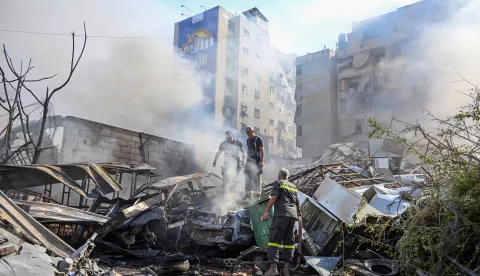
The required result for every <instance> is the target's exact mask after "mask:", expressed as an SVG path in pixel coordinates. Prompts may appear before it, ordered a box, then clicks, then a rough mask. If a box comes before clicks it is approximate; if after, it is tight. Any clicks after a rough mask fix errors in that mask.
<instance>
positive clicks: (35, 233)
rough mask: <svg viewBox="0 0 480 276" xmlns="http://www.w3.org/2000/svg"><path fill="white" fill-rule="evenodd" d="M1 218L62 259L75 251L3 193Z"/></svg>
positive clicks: (1, 194)
mask: <svg viewBox="0 0 480 276" xmlns="http://www.w3.org/2000/svg"><path fill="white" fill-rule="evenodd" d="M0 216H1V217H2V218H3V219H5V220H7V221H8V222H9V223H11V224H13V225H14V226H15V227H17V228H18V229H20V230H22V231H23V232H25V233H26V234H28V235H29V236H30V237H32V238H34V239H36V240H38V241H39V242H40V243H41V244H43V245H44V246H45V247H47V248H48V249H50V250H51V251H52V252H53V253H55V254H56V255H58V256H60V257H64V258H65V257H68V256H70V255H71V254H72V253H73V252H74V251H75V250H74V249H73V248H72V247H70V246H69V245H68V244H67V243H65V242H64V241H63V240H62V239H60V238H59V237H58V236H57V235H55V234H53V233H52V232H51V231H50V230H48V229H47V228H46V227H45V226H43V225H42V224H40V223H39V222H38V221H36V220H35V219H34V218H32V217H31V216H30V215H29V214H27V213H26V212H25V211H23V210H22V209H21V208H19V207H18V206H17V205H16V204H15V203H14V202H13V201H11V200H10V199H9V198H8V197H7V196H6V195H5V194H4V193H3V192H1V191H0Z"/></svg>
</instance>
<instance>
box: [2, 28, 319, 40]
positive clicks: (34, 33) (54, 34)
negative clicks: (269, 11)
mask: <svg viewBox="0 0 480 276" xmlns="http://www.w3.org/2000/svg"><path fill="white" fill-rule="evenodd" d="M325 25H326V24H322V25H313V26H306V27H301V28H296V29H288V30H280V31H276V32H265V33H260V34H254V35H255V36H261V35H274V34H281V33H288V32H297V31H301V30H305V29H311V28H319V27H322V26H325ZM0 32H4V33H21V34H33V35H52V36H71V35H72V34H66V33H51V32H38V31H21V30H9V29H0ZM78 36H83V35H78ZM88 37H92V38H107V39H146V40H173V39H175V38H174V37H144V36H108V35H88ZM233 37H240V35H238V36H223V37H219V36H217V37H213V38H216V39H227V38H233ZM186 38H188V37H179V38H177V39H186Z"/></svg>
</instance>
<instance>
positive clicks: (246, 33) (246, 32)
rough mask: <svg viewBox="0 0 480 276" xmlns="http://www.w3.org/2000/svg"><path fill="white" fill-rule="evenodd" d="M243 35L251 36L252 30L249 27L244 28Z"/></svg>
mask: <svg viewBox="0 0 480 276" xmlns="http://www.w3.org/2000/svg"><path fill="white" fill-rule="evenodd" d="M243 35H244V36H246V37H250V32H249V31H248V30H247V29H245V28H244V29H243Z"/></svg>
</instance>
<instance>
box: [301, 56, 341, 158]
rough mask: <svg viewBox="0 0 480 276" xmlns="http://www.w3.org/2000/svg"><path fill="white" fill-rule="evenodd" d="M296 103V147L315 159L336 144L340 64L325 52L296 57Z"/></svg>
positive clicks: (305, 155)
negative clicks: (338, 66) (338, 71)
mask: <svg viewBox="0 0 480 276" xmlns="http://www.w3.org/2000/svg"><path fill="white" fill-rule="evenodd" d="M296 75H297V80H296V84H297V85H296V89H295V100H296V102H297V109H296V112H295V123H296V125H297V146H298V147H300V148H302V152H303V155H302V156H303V157H315V156H318V155H320V154H321V153H322V152H323V150H324V149H325V148H326V147H327V146H329V145H330V144H333V143H335V142H337V140H338V129H337V126H338V124H337V63H336V59H335V53H334V52H333V51H332V50H330V49H325V50H322V51H319V52H316V53H309V54H307V55H305V56H301V57H297V60H296Z"/></svg>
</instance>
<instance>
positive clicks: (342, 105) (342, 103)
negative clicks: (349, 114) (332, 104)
mask: <svg viewBox="0 0 480 276" xmlns="http://www.w3.org/2000/svg"><path fill="white" fill-rule="evenodd" d="M346 111H347V100H345V99H340V100H339V101H338V112H339V113H340V114H345V112H346Z"/></svg>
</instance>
